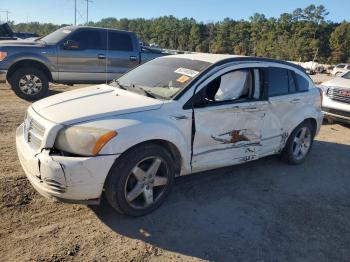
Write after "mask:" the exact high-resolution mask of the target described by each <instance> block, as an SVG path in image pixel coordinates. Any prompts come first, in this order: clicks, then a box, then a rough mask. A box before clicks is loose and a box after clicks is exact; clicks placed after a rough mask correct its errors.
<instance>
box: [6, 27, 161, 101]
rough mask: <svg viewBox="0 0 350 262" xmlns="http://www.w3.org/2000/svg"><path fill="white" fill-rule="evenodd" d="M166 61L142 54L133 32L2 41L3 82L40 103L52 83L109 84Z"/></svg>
mask: <svg viewBox="0 0 350 262" xmlns="http://www.w3.org/2000/svg"><path fill="white" fill-rule="evenodd" d="M164 55H167V54H166V53H163V52H160V51H159V50H156V51H154V50H152V49H150V48H148V49H145V50H142V49H141V47H140V44H139V40H138V39H137V36H136V34H135V33H132V32H126V31H120V30H112V29H104V28H94V27H81V26H68V27H64V28H61V29H58V30H57V31H55V32H53V33H52V34H49V35H47V36H45V37H43V38H38V39H36V40H34V41H1V42H0V80H7V81H8V82H9V83H10V85H11V87H12V89H13V90H14V92H15V93H16V94H17V95H18V96H19V97H21V98H23V99H26V100H37V99H40V98H42V97H44V96H45V95H46V94H47V91H48V89H49V82H56V83H68V84H75V83H104V82H108V81H111V80H113V79H114V78H116V77H118V76H121V75H122V74H124V73H125V72H127V71H129V70H130V69H132V68H134V67H136V66H138V65H139V64H141V63H143V62H145V61H149V60H151V59H153V58H156V57H159V56H164Z"/></svg>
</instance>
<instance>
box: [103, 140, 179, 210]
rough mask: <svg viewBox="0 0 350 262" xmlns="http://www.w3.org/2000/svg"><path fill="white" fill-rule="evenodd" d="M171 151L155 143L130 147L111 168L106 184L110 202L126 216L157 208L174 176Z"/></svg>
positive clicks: (106, 192) (166, 193) (168, 189)
mask: <svg viewBox="0 0 350 262" xmlns="http://www.w3.org/2000/svg"><path fill="white" fill-rule="evenodd" d="M173 162H174V161H173V160H172V157H171V155H170V153H169V152H168V151H167V150H166V149H165V148H163V147H161V146H158V145H142V146H139V147H136V148H134V149H131V150H130V151H128V152H127V153H125V155H123V156H122V157H121V158H120V159H118V160H117V162H116V163H115V164H114V166H113V167H112V169H111V171H110V173H109V175H108V178H107V180H106V183H105V195H106V199H107V201H108V202H109V204H110V205H111V206H112V207H113V208H114V209H115V210H117V211H118V212H120V213H123V214H125V215H129V216H143V215H146V214H148V213H151V212H152V211H153V210H155V209H156V208H158V207H159V206H160V205H161V204H162V203H163V202H164V200H165V198H166V196H167V195H168V194H169V191H170V189H171V186H172V184H173V180H174V176H175V168H174V165H173Z"/></svg>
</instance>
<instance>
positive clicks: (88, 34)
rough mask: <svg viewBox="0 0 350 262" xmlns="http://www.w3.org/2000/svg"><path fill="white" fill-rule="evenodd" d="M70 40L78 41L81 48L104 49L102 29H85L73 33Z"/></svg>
mask: <svg viewBox="0 0 350 262" xmlns="http://www.w3.org/2000/svg"><path fill="white" fill-rule="evenodd" d="M70 40H73V41H76V42H78V43H79V45H80V49H83V50H84V49H97V50H100V49H103V45H102V39H101V33H100V31H94V30H86V31H85V30H84V31H79V32H77V33H75V34H73V35H72V37H71V38H70Z"/></svg>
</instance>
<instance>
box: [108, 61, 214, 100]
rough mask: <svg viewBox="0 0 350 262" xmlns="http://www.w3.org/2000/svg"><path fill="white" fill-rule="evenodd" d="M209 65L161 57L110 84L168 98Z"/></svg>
mask: <svg viewBox="0 0 350 262" xmlns="http://www.w3.org/2000/svg"><path fill="white" fill-rule="evenodd" d="M210 65H212V64H211V63H208V62H204V61H200V60H192V59H185V58H171V57H162V58H158V59H155V60H152V61H150V62H148V63H145V64H143V65H141V66H139V67H137V68H135V69H134V70H131V71H130V72H129V73H127V74H125V75H124V76H122V77H121V78H119V79H118V81H114V82H112V83H111V85H112V86H115V87H120V88H124V89H127V90H129V91H131V92H137V93H140V92H139V90H140V89H142V90H144V91H145V92H144V95H149V94H151V95H152V96H154V97H157V98H160V99H165V100H169V99H171V98H172V97H173V96H174V95H175V94H176V93H178V92H179V91H180V90H182V89H183V88H185V87H186V86H187V85H188V84H189V83H190V82H191V81H192V80H193V79H194V78H195V77H196V76H198V75H200V73H201V72H203V71H204V70H205V69H206V68H208V67H209V66H210Z"/></svg>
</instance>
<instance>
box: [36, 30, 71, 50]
mask: <svg viewBox="0 0 350 262" xmlns="http://www.w3.org/2000/svg"><path fill="white" fill-rule="evenodd" d="M72 31H73V28H72V27H69V26H68V27H63V28H60V29H58V30H56V31H55V32H52V33H51V34H49V35H47V36H44V37H43V38H40V39H38V40H42V41H44V42H45V43H47V44H49V45H54V44H57V43H58V42H59V41H61V40H62V39H64V38H65V37H66V36H67V35H69V34H70V33H71V32H72Z"/></svg>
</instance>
